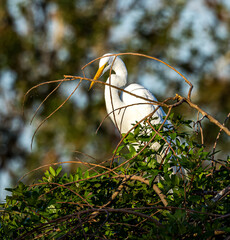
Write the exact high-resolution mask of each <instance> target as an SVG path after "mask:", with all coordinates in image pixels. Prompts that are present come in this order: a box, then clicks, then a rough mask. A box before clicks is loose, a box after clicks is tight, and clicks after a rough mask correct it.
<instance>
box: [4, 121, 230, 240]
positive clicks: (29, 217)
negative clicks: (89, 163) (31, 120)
mask: <svg viewBox="0 0 230 240" xmlns="http://www.w3.org/2000/svg"><path fill="white" fill-rule="evenodd" d="M171 118H172V117H171ZM190 123H191V121H184V120H183V119H181V118H178V119H177V120H176V121H175V125H174V126H175V127H174V128H173V129H172V128H167V127H165V128H164V129H160V125H156V126H154V127H155V130H156V132H157V134H155V131H152V128H151V126H149V124H148V123H147V121H146V122H145V123H144V124H142V125H138V126H137V127H136V128H135V129H134V131H133V132H130V133H129V134H128V135H127V137H125V138H124V140H123V143H122V144H121V145H120V146H119V147H118V148H117V151H115V152H114V156H116V158H119V160H118V161H119V162H120V164H118V163H117V162H116V161H114V163H113V167H112V168H106V167H102V166H101V167H100V166H98V167H97V168H95V167H92V168H91V170H90V171H89V170H87V171H85V172H83V171H82V169H81V168H78V169H77V171H76V172H75V173H74V174H70V175H67V173H63V171H62V167H61V166H59V167H58V168H56V169H54V168H53V167H52V166H50V167H49V169H48V170H47V171H46V172H45V173H44V176H43V177H42V179H41V180H39V181H38V183H34V184H32V185H29V186H27V185H24V184H23V183H22V182H20V183H19V184H18V186H17V187H15V188H13V189H8V191H11V192H12V196H8V197H7V199H6V203H5V204H2V208H3V210H2V212H1V225H0V236H1V238H3V239H31V238H32V237H33V238H35V237H36V238H39V239H47V238H49V239H51V238H52V239H76V237H77V238H78V239H201V238H202V239H207V238H210V237H214V236H216V235H219V236H221V237H226V236H227V235H228V234H229V232H230V228H229V225H228V223H229V217H228V216H229V195H228V194H227V195H225V196H222V197H221V198H220V199H218V200H215V198H214V196H215V195H217V193H218V192H219V191H221V190H223V189H225V188H226V187H228V186H229V184H230V179H229V167H230V159H228V160H227V161H226V162H225V164H222V163H221V164H222V165H221V167H220V168H219V169H218V170H216V168H215V166H212V165H210V166H209V167H208V168H205V169H204V168H203V167H202V164H201V163H202V161H204V160H206V161H209V163H211V162H212V161H213V160H214V158H213V154H211V153H210V152H206V151H205V149H204V146H201V145H200V144H198V143H197V142H196V141H195V140H194V137H193V136H191V135H189V134H188V133H186V132H185V131H184V130H183V131H182V129H184V128H185V127H186V126H188V127H190ZM181 127H183V128H181ZM154 135H156V136H155V138H154V140H153V142H154V141H157V142H159V143H160V145H161V147H160V148H159V149H158V150H154V149H153V148H151V145H150V144H147V143H148V142H149V141H150V140H151V139H152V138H153V136H154ZM169 137H170V139H172V140H173V141H171V142H167V141H168V140H167V139H169ZM153 142H152V143H153ZM137 143H138V146H135V145H137ZM125 147H128V148H127V149H128V151H127V150H125ZM165 149H166V154H164V157H163V158H164V159H162V160H160V161H159V159H158V161H157V158H158V156H160V155H161V157H162V151H165ZM213 165H216V162H214V164H213ZM175 166H176V167H177V170H178V173H177V174H173V169H172V167H175ZM182 169H185V170H186V171H187V173H186V174H184V172H183V171H182Z"/></svg>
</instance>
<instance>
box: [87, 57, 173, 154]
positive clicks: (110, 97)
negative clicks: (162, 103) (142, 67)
mask: <svg viewBox="0 0 230 240" xmlns="http://www.w3.org/2000/svg"><path fill="white" fill-rule="evenodd" d="M111 68H112V70H113V71H114V72H115V74H111V75H110V76H109V77H108V79H107V82H106V83H108V84H111V85H113V86H116V87H119V88H123V87H124V86H125V85H126V83H127V75H128V73H127V69H126V66H125V64H124V62H123V61H122V60H121V58H120V57H118V56H117V57H115V56H114V55H113V54H112V53H107V54H105V55H103V57H102V58H101V59H100V62H99V69H98V71H97V73H96V75H95V77H94V80H97V79H98V78H100V77H101V76H102V75H103V74H104V73H105V72H107V71H108V70H110V69H111ZM94 83H95V82H93V81H92V82H91V85H90V89H91V88H92V86H93V85H94ZM124 90H125V91H127V92H130V93H133V94H135V95H137V96H140V97H143V98H145V99H146V100H144V99H142V98H139V97H135V96H133V95H130V94H128V93H126V92H122V93H121V96H120V95H119V90H118V89H116V88H113V87H110V86H108V85H106V86H105V103H106V109H107V112H108V114H109V116H110V118H111V119H112V121H113V123H114V124H115V126H117V127H118V129H119V131H120V133H127V132H128V131H129V130H130V129H131V128H132V127H133V124H135V123H136V122H139V121H140V120H142V119H143V118H144V117H146V116H148V115H149V114H151V113H152V112H154V110H155V109H156V107H157V106H156V105H153V104H150V103H151V101H148V99H149V100H153V101H157V99H156V98H155V97H154V95H153V94H152V93H150V91H149V90H147V89H146V88H144V87H143V86H141V85H139V84H136V83H135V84H130V85H128V86H127V87H126V88H125V89H124ZM164 116H165V113H164V111H163V109H162V108H161V107H160V108H158V109H157V111H155V113H154V114H153V116H152V118H153V120H152V121H151V124H159V123H162V122H163V117H164ZM167 124H169V122H168V121H167ZM152 148H153V149H155V150H157V149H158V148H159V144H158V143H154V144H153V145H152Z"/></svg>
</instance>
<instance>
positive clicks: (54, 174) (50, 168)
mask: <svg viewBox="0 0 230 240" xmlns="http://www.w3.org/2000/svg"><path fill="white" fill-rule="evenodd" d="M49 170H50V173H51V174H52V175H53V177H55V176H56V172H55V170H54V169H53V168H52V167H51V166H50V167H49Z"/></svg>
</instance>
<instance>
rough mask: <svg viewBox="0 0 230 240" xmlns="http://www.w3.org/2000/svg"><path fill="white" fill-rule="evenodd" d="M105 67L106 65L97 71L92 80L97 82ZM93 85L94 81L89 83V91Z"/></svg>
mask: <svg viewBox="0 0 230 240" xmlns="http://www.w3.org/2000/svg"><path fill="white" fill-rule="evenodd" d="M105 65H106V63H105V64H104V65H103V66H101V67H100V68H99V69H98V70H97V73H96V74H95V76H94V78H93V80H97V79H98V78H99V77H100V76H101V75H102V73H103V70H104V68H105ZM94 83H95V82H94V81H92V82H91V84H90V87H89V90H90V89H91V88H92V86H93V84H94Z"/></svg>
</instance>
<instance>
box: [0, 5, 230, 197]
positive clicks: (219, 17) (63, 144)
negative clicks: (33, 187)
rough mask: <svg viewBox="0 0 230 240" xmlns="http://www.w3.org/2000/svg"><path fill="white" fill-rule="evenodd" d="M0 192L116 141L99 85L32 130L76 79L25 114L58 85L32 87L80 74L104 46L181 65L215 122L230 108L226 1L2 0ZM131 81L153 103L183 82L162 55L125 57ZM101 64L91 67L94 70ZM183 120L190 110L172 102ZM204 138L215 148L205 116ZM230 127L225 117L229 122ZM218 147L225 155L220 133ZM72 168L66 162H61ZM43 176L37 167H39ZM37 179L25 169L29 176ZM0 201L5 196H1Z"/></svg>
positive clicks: (104, 150) (183, 89)
mask: <svg viewBox="0 0 230 240" xmlns="http://www.w3.org/2000/svg"><path fill="white" fill-rule="evenodd" d="M0 36H1V37H0V195H1V196H2V197H3V195H2V193H3V188H4V187H6V186H9V185H10V184H14V183H15V182H16V181H17V180H18V178H19V177H20V176H22V175H23V174H24V173H25V172H28V171H30V170H31V169H34V168H36V167H39V166H40V165H44V164H47V163H52V162H57V161H66V160H75V159H81V160H83V161H92V159H91V158H89V157H87V156H86V155H84V154H81V153H77V152H75V151H80V152H82V153H86V154H89V155H91V156H93V157H95V158H96V159H97V161H103V160H105V159H106V158H108V157H109V156H111V153H112V150H113V149H114V146H115V145H116V143H117V142H118V140H119V135H118V134H117V132H116V130H115V127H114V126H113V124H112V122H111V121H110V120H106V121H105V122H104V123H103V125H102V126H101V128H100V129H99V131H98V133H97V134H96V133H95V132H96V129H97V127H98V126H99V124H100V122H101V121H102V120H103V118H104V117H105V116H106V111H105V105H104V99H103V87H102V86H96V87H94V89H92V90H91V91H88V86H89V83H88V82H83V83H82V84H81V86H80V88H79V89H78V90H77V91H76V92H75V94H74V96H72V97H71V98H70V100H69V101H68V102H67V103H66V104H65V105H64V106H63V107H62V108H61V109H60V110H59V111H58V112H56V113H55V115H53V116H52V117H51V118H50V119H49V120H48V121H47V122H46V123H45V124H43V125H42V127H41V128H40V130H39V131H38V133H37V135H36V137H35V141H34V143H33V148H32V150H31V148H30V144H31V139H32V135H33V133H34V131H35V129H36V128H37V126H38V125H39V123H40V121H42V119H44V118H45V117H47V116H48V115H49V114H50V113H51V112H52V111H53V110H55V109H56V108H57V107H58V106H59V104H61V103H62V102H63V101H64V100H65V99H66V98H67V97H68V95H69V94H70V93H71V92H72V91H73V90H74V88H75V86H76V85H77V82H67V83H64V84H62V85H61V87H60V88H59V89H58V91H56V92H55V93H54V94H53V95H52V96H51V97H50V98H49V99H48V100H47V101H46V102H45V104H44V105H43V107H42V108H41V109H40V110H39V112H38V114H37V116H36V118H35V120H34V121H33V123H32V124H31V125H30V119H31V118H32V116H33V114H34V113H35V111H36V108H37V107H38V106H39V104H40V103H41V102H42V100H43V99H44V98H45V97H46V96H47V95H48V94H49V93H50V92H51V91H52V90H53V89H54V88H55V87H56V86H57V84H48V85H43V86H41V87H38V88H36V89H34V90H33V91H32V92H31V93H30V94H29V97H28V98H27V100H26V103H25V113H24V115H22V104H23V96H24V94H25V93H26V92H27V91H28V90H29V89H30V88H31V87H33V86H35V85H36V84H39V83H42V82H45V81H51V80H55V79H62V78H63V75H64V74H66V75H67V74H69V75H80V76H82V72H81V67H82V66H84V65H85V64H86V63H88V62H89V61H91V60H92V59H94V58H96V57H99V56H102V55H103V54H104V53H107V52H115V53H119V52H137V53H143V54H148V55H151V56H154V57H158V58H160V59H161V60H164V61H166V62H167V63H169V64H171V65H172V66H174V67H175V68H176V69H177V70H179V71H181V73H183V74H184V75H185V76H187V78H188V79H189V80H190V81H191V82H192V84H193V85H194V90H193V95H192V100H193V101H194V102H195V103H196V104H198V105H199V106H200V107H201V108H203V109H204V110H206V111H208V112H209V113H210V114H211V115H213V116H214V117H216V118H217V119H218V120H219V121H220V122H221V123H222V122H223V121H224V120H225V118H226V116H227V114H228V112H229V110H230V94H229V92H230V3H229V1H228V0H189V1H185V0H176V1H173V4H172V1H169V0H160V1H159V0H146V1H136V0H129V1H123V0H118V1H107V0H95V1H88V0H49V1H45V0H33V1H27V0H0ZM123 59H124V61H125V63H126V66H127V68H128V72H129V82H139V83H141V84H143V85H144V86H145V87H147V88H148V89H149V90H150V91H152V92H153V93H154V94H155V95H156V96H157V98H158V99H159V100H164V99H165V98H167V97H171V96H175V94H176V93H179V94H181V95H185V96H186V94H187V90H188V87H187V86H186V84H185V83H184V81H183V80H182V79H181V78H180V77H179V76H178V75H176V74H175V73H174V72H173V71H172V70H170V69H167V68H166V67H165V66H164V65H162V64H159V63H158V62H154V61H149V60H147V59H144V58H140V57H135V56H124V57H123ZM97 66H98V62H96V63H95V64H92V65H90V66H89V67H87V69H86V71H85V73H86V76H87V77H91V78H92V77H93V75H94V74H95V72H96V70H97ZM175 111H176V112H178V113H181V114H183V115H184V116H185V117H186V118H187V119H188V118H190V119H194V120H196V112H195V111H193V110H191V109H189V107H186V106H185V105H183V106H181V107H179V108H177V109H175ZM202 123H203V127H204V136H205V143H206V146H207V148H208V149H212V147H213V143H214V141H215V139H216V136H217V134H218V131H219V129H218V128H217V127H215V126H214V125H213V124H209V123H208V121H207V120H204V121H203V122H202ZM228 126H229V124H228ZM217 150H221V153H220V154H219V155H218V156H219V157H220V158H221V157H222V156H223V155H226V154H228V153H229V137H227V135H226V134H222V136H221V139H220V141H219V144H218V147H217ZM76 167H77V166H75V165H69V166H68V168H67V169H75V168H76ZM37 174H38V175H37V176H39V173H37ZM34 177H36V176H34V175H33V176H32V175H31V179H30V178H28V179H27V180H28V181H31V180H32V178H34ZM1 200H3V198H1Z"/></svg>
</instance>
